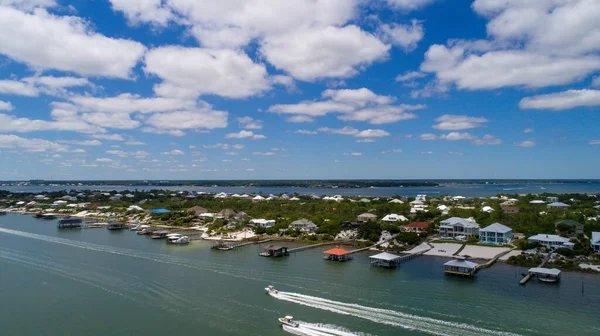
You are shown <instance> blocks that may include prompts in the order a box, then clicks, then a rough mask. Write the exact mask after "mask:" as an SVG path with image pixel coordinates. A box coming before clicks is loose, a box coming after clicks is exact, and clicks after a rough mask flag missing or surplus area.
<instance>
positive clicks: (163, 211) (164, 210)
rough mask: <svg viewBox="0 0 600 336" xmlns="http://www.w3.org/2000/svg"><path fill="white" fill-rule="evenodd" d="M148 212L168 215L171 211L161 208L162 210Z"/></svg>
mask: <svg viewBox="0 0 600 336" xmlns="http://www.w3.org/2000/svg"><path fill="white" fill-rule="evenodd" d="M148 212H150V213H167V212H171V211H170V210H167V209H163V208H160V209H152V210H150V211H148Z"/></svg>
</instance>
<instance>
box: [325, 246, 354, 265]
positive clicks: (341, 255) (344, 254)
mask: <svg viewBox="0 0 600 336" xmlns="http://www.w3.org/2000/svg"><path fill="white" fill-rule="evenodd" d="M323 254H325V255H326V256H325V258H324V259H326V260H331V261H347V260H351V259H352V256H351V255H350V251H348V250H344V249H341V248H339V246H336V247H335V248H332V249H331V250H327V251H323Z"/></svg>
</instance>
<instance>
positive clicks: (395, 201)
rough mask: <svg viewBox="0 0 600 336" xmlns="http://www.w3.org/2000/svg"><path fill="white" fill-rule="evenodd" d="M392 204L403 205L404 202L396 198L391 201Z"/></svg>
mask: <svg viewBox="0 0 600 336" xmlns="http://www.w3.org/2000/svg"><path fill="white" fill-rule="evenodd" d="M390 203H396V204H403V203H404V202H402V201H401V200H399V199H397V198H394V199H392V200H391V201H390Z"/></svg>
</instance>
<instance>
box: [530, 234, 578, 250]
mask: <svg viewBox="0 0 600 336" xmlns="http://www.w3.org/2000/svg"><path fill="white" fill-rule="evenodd" d="M527 241H528V242H530V243H540V244H542V245H543V246H545V247H546V248H549V249H556V248H561V247H566V248H570V249H572V248H573V246H574V245H575V244H573V243H571V242H570V241H569V238H565V237H561V236H558V235H553V234H536V235H535V236H531V237H529V238H527Z"/></svg>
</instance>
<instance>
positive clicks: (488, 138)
mask: <svg viewBox="0 0 600 336" xmlns="http://www.w3.org/2000/svg"><path fill="white" fill-rule="evenodd" d="M419 138H420V139H421V140H426V141H432V140H449V141H458V140H470V141H471V143H472V144H474V145H478V146H483V145H500V144H502V140H500V139H498V138H496V137H495V136H493V135H490V134H486V135H484V136H483V137H482V138H480V137H478V136H475V135H473V134H471V133H467V132H463V133H461V132H450V133H448V134H440V135H436V134H433V133H423V134H421V135H420V136H419Z"/></svg>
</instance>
